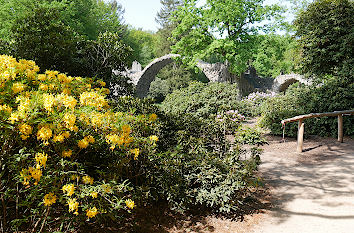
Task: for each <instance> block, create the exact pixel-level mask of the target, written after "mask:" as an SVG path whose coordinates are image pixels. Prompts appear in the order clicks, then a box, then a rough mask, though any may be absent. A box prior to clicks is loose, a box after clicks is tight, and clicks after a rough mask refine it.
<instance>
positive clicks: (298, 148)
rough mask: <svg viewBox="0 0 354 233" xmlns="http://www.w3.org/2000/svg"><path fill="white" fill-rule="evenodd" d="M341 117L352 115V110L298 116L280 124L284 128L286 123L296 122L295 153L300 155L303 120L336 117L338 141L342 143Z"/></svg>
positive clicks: (302, 143)
mask: <svg viewBox="0 0 354 233" xmlns="http://www.w3.org/2000/svg"><path fill="white" fill-rule="evenodd" d="M343 115H354V109H353V110H346V111H335V112H323V113H310V114H307V115H300V116H296V117H292V118H288V119H285V120H282V121H281V123H282V125H283V126H284V127H285V124H286V123H290V122H295V121H298V132H297V152H299V153H301V152H302V148H303V145H304V132H305V123H304V122H303V120H305V119H308V118H314V117H324V116H338V141H339V142H343Z"/></svg>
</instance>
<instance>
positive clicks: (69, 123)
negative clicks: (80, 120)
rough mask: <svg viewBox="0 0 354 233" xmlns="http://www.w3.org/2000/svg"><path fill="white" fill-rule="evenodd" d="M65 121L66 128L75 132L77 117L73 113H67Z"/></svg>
mask: <svg viewBox="0 0 354 233" xmlns="http://www.w3.org/2000/svg"><path fill="white" fill-rule="evenodd" d="M63 121H64V123H65V127H66V128H68V129H70V130H73V128H74V124H75V122H76V116H75V115H74V114H72V113H69V112H67V113H65V114H64V117H63Z"/></svg>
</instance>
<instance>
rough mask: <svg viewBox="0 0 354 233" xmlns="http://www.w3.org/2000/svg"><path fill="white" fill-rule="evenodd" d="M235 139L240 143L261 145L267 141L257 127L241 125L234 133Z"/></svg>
mask: <svg viewBox="0 0 354 233" xmlns="http://www.w3.org/2000/svg"><path fill="white" fill-rule="evenodd" d="M235 140H236V142H238V143H241V144H248V145H256V146H261V145H264V144H266V143H267V141H266V140H265V139H264V138H263V136H262V132H261V130H260V129H259V128H251V127H247V126H246V127H241V128H240V129H239V130H238V131H237V132H236V134H235Z"/></svg>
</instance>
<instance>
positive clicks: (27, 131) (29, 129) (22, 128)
mask: <svg viewBox="0 0 354 233" xmlns="http://www.w3.org/2000/svg"><path fill="white" fill-rule="evenodd" d="M19 130H20V132H21V133H22V134H24V135H25V136H27V135H30V134H31V133H32V127H31V126H30V125H29V124H27V123H23V124H21V125H19Z"/></svg>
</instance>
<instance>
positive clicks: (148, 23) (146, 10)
mask: <svg viewBox="0 0 354 233" xmlns="http://www.w3.org/2000/svg"><path fill="white" fill-rule="evenodd" d="M107 1H108V0H107ZM199 1H200V3H201V4H202V3H203V2H205V0H199ZM117 2H119V3H120V4H121V5H122V6H123V8H124V10H125V12H124V15H123V18H124V20H125V22H126V23H127V24H129V25H131V26H133V27H134V28H137V29H138V28H142V29H143V30H146V31H154V32H156V31H157V30H158V28H159V24H158V23H157V22H156V21H155V17H156V14H157V12H158V11H160V9H161V7H162V5H161V4H160V0H118V1H117ZM277 2H284V1H282V0H265V3H266V4H273V3H277Z"/></svg>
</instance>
